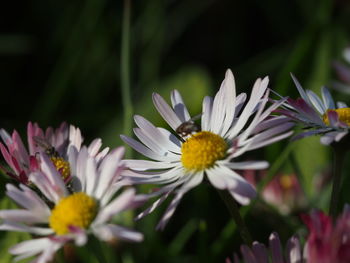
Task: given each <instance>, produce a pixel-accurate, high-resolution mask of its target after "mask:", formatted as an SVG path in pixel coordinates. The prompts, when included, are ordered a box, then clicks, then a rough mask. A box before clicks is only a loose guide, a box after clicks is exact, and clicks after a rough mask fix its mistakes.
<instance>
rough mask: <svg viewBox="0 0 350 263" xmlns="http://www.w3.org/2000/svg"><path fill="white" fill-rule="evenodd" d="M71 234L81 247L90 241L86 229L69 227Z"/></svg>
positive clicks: (76, 243)
mask: <svg viewBox="0 0 350 263" xmlns="http://www.w3.org/2000/svg"><path fill="white" fill-rule="evenodd" d="M68 229H69V233H70V234H73V236H74V243H75V245H77V246H79V247H81V246H84V245H85V244H86V242H87V240H88V238H87V234H86V232H85V231H84V229H82V228H80V227H76V226H68Z"/></svg>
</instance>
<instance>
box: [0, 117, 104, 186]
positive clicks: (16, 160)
mask: <svg viewBox="0 0 350 263" xmlns="http://www.w3.org/2000/svg"><path fill="white" fill-rule="evenodd" d="M0 136H1V138H2V140H3V142H4V144H3V143H1V142H0V151H1V153H2V156H3V157H4V159H5V161H6V163H7V164H8V166H9V167H10V168H11V170H8V169H5V168H4V167H1V166H0V169H2V170H3V171H4V172H5V173H6V174H7V175H9V176H10V177H12V178H13V179H15V180H16V181H19V182H20V183H22V184H28V183H29V181H28V177H29V174H30V173H31V172H36V171H37V170H38V169H39V166H40V164H39V162H40V160H39V158H38V155H39V153H42V152H45V153H46V154H47V155H48V156H49V157H50V159H51V161H52V162H53V163H54V165H55V166H56V169H57V170H58V171H59V172H60V173H61V175H62V177H63V178H64V180H65V181H68V180H70V168H69V165H68V159H69V155H72V156H73V157H74V155H76V153H77V152H78V151H79V150H80V148H81V146H82V142H83V137H82V135H81V132H80V129H79V128H75V127H74V126H72V125H70V126H68V125H67V124H66V123H62V124H61V125H60V127H59V128H57V129H55V130H54V129H53V128H52V127H49V128H47V129H46V130H45V132H44V130H43V129H41V128H40V127H39V125H38V124H37V123H31V122H29V123H28V126H27V141H28V148H26V146H25V145H24V143H23V141H22V139H21V137H20V136H19V134H18V132H17V131H16V130H14V131H13V133H12V136H11V135H10V134H8V133H7V132H6V131H5V130H4V129H0ZM101 145H102V142H101V139H95V140H94V141H93V142H92V143H91V144H90V146H89V147H88V150H89V154H90V155H92V156H95V157H96V158H97V159H101V158H102V157H103V156H105V155H106V154H107V152H108V150H109V149H108V148H106V149H104V150H103V151H102V152H100V153H99V149H100V147H101Z"/></svg>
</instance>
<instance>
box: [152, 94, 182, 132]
mask: <svg viewBox="0 0 350 263" xmlns="http://www.w3.org/2000/svg"><path fill="white" fill-rule="evenodd" d="M152 99H153V104H154V106H155V107H156V108H157V110H158V112H159V114H160V115H161V116H162V117H163V119H164V120H165V121H166V122H167V123H168V124H169V126H170V127H171V128H172V129H173V130H176V128H177V127H179V126H180V125H181V123H182V122H181V120H180V119H179V117H178V116H177V115H176V114H175V112H174V111H173V109H172V108H171V107H170V106H169V105H168V103H166V102H165V100H164V99H163V98H162V96H160V95H159V94H158V93H153V95H152Z"/></svg>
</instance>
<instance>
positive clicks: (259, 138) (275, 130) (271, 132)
mask: <svg viewBox="0 0 350 263" xmlns="http://www.w3.org/2000/svg"><path fill="white" fill-rule="evenodd" d="M292 127H294V123H292V122H286V123H282V124H280V125H277V126H275V127H271V128H270V129H266V130H265V131H263V132H260V133H258V134H256V135H255V136H254V137H253V144H255V143H259V142H263V141H265V140H267V139H270V138H272V137H274V136H276V135H277V134H281V133H283V132H285V131H288V130H290V129H291V128H292ZM239 139H241V138H240V137H239Z"/></svg>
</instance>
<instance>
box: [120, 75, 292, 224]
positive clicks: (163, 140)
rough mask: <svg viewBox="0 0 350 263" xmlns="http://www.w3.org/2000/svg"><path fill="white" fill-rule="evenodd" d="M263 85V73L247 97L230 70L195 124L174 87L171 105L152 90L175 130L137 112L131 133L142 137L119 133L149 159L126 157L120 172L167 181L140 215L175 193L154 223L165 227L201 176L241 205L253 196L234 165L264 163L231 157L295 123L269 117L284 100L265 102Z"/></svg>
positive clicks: (271, 139)
mask: <svg viewBox="0 0 350 263" xmlns="http://www.w3.org/2000/svg"><path fill="white" fill-rule="evenodd" d="M267 85H268V78H267V77H266V78H264V79H258V80H257V81H256V82H255V84H254V87H253V90H252V95H251V96H250V98H249V100H248V101H247V102H246V98H247V95H246V94H245V93H242V94H240V95H238V96H236V89H235V82H234V78H233V75H232V72H231V71H230V70H228V71H227V72H226V76H225V79H224V81H223V83H222V85H221V87H220V90H219V91H218V92H217V94H216V96H215V98H214V99H213V98H211V97H206V98H204V100H203V109H202V113H201V124H200V125H199V126H198V125H197V124H196V123H195V121H194V120H193V119H192V118H191V116H190V114H189V112H188V110H187V108H186V106H185V104H184V102H183V100H182V97H181V95H180V94H179V92H178V91H176V90H174V91H173V92H172V94H171V103H172V107H171V106H169V105H168V104H167V103H166V102H165V100H164V99H163V98H162V97H161V96H160V95H159V94H154V95H153V103H154V105H155V107H156V108H157V110H158V112H159V113H160V114H161V115H162V117H163V118H164V120H165V121H166V122H167V123H168V124H169V126H170V127H171V128H172V129H173V131H174V132H175V133H171V132H170V131H168V130H166V129H164V128H159V127H155V126H154V125H153V124H152V123H150V122H149V121H147V120H146V119H144V118H143V117H141V116H135V118H134V119H135V122H136V124H137V126H138V127H137V128H135V129H134V133H135V135H136V137H137V138H138V139H139V140H140V141H137V140H135V139H132V138H130V137H127V136H123V135H122V136H121V138H122V139H123V140H124V141H125V142H126V143H127V144H129V145H130V146H131V147H133V148H134V149H135V150H136V151H138V152H139V153H141V154H143V155H145V156H146V157H148V158H150V159H152V160H126V161H125V162H126V165H127V166H128V167H129V168H130V169H129V170H126V171H124V172H123V175H124V177H126V178H128V179H129V180H131V182H133V183H135V184H148V183H149V184H165V186H163V187H162V188H160V189H159V190H158V191H157V192H155V193H152V194H150V197H152V196H157V195H161V197H160V199H159V200H157V201H156V202H155V203H154V204H153V205H152V206H151V207H150V208H148V209H147V210H146V211H144V212H143V213H141V214H140V215H139V216H138V218H142V217H143V216H145V215H147V214H149V213H151V212H152V211H153V210H154V209H155V208H156V207H158V206H159V205H160V204H161V203H162V202H163V201H164V200H165V199H166V198H167V196H168V195H169V194H170V193H172V192H174V193H175V197H174V199H173V200H172V202H171V204H170V205H169V208H168V210H167V211H166V212H165V214H164V216H163V218H162V219H161V221H160V223H159V224H158V228H163V227H164V226H165V225H166V223H167V222H168V220H169V218H170V217H171V216H172V214H173V213H174V211H175V209H176V206H177V205H178V203H179V202H180V200H181V198H182V196H183V195H184V194H185V193H186V192H187V191H189V190H190V189H192V188H193V187H195V186H197V185H198V184H200V183H201V182H202V181H203V178H204V177H206V178H207V179H208V180H209V182H210V183H211V184H212V185H213V186H214V187H215V188H218V189H221V190H223V189H225V190H228V191H229V192H230V194H231V195H232V196H233V197H234V198H235V199H236V200H237V202H239V203H241V204H243V205H246V204H248V203H249V202H250V200H251V199H252V198H254V197H255V194H256V193H255V189H254V187H253V186H252V185H250V184H249V183H248V182H247V181H246V180H245V179H243V178H242V177H241V176H240V175H239V174H238V173H236V172H235V171H234V170H242V169H264V168H266V167H267V166H268V163H267V162H265V161H247V162H236V161H235V158H236V157H238V156H241V155H242V154H243V153H245V152H247V151H250V150H253V149H257V148H260V147H263V146H265V145H268V144H271V143H273V142H275V141H278V140H281V139H283V138H286V137H288V136H289V135H291V132H290V131H289V129H290V128H291V127H292V126H293V124H292V123H290V122H288V118H287V117H284V116H278V117H276V116H275V117H272V116H270V113H271V112H272V111H273V110H275V109H276V108H277V107H278V106H279V105H281V104H282V103H283V102H284V101H285V99H282V100H281V101H279V102H275V103H274V104H272V105H271V106H269V107H266V105H267V102H268V96H269V91H268V89H267Z"/></svg>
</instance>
